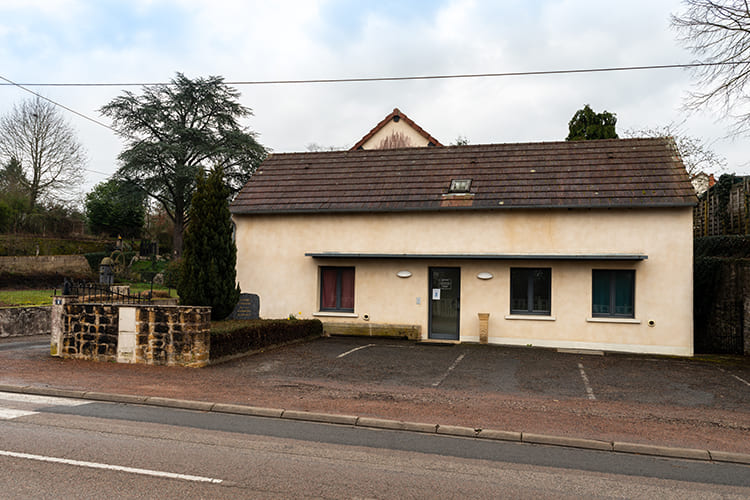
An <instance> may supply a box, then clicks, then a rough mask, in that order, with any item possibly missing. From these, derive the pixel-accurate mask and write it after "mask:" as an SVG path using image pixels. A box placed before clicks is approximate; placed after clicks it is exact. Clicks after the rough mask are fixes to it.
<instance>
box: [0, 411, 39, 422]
mask: <svg viewBox="0 0 750 500" xmlns="http://www.w3.org/2000/svg"><path fill="white" fill-rule="evenodd" d="M36 414H37V412H35V411H27V410H14V409H12V408H0V420H13V419H14V418H19V417H28V416H29V415H36Z"/></svg>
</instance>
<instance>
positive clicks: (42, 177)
mask: <svg viewBox="0 0 750 500" xmlns="http://www.w3.org/2000/svg"><path fill="white" fill-rule="evenodd" d="M0 158H2V160H3V163H5V162H7V161H10V160H11V159H12V158H15V159H16V160H17V161H18V162H20V164H21V168H22V171H23V174H24V177H25V179H26V180H25V184H26V185H25V186H24V187H25V188H26V191H27V193H28V196H29V206H30V207H31V208H34V207H35V206H37V205H39V204H40V202H42V201H43V202H45V203H47V204H59V203H64V202H68V201H71V200H72V199H74V198H76V197H77V196H78V195H79V194H80V193H79V189H80V186H81V183H82V180H83V169H84V166H85V163H86V153H85V151H84V149H83V146H81V144H80V143H79V142H78V140H77V139H76V134H75V131H74V130H73V127H71V126H70V125H69V124H68V123H67V122H66V121H65V119H64V118H63V117H62V115H61V114H60V113H59V111H58V110H57V108H56V107H55V106H54V105H53V104H51V103H50V102H48V101H45V100H44V99H41V98H39V97H35V98H32V99H30V100H27V101H23V102H22V103H21V104H20V105H16V106H14V107H13V109H12V110H11V111H10V113H8V114H7V115H5V116H3V117H0Z"/></svg>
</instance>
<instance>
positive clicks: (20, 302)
mask: <svg viewBox="0 0 750 500" xmlns="http://www.w3.org/2000/svg"><path fill="white" fill-rule="evenodd" d="M57 293H58V295H59V294H60V293H61V290H58V291H57ZM51 304H52V290H0V307H7V306H48V305H51Z"/></svg>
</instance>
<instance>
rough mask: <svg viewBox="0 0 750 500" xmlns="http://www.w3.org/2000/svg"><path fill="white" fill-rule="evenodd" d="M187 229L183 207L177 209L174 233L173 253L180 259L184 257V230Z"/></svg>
mask: <svg viewBox="0 0 750 500" xmlns="http://www.w3.org/2000/svg"><path fill="white" fill-rule="evenodd" d="M184 230H185V213H184V212H183V210H182V207H180V208H179V210H175V214H174V232H173V233H172V255H173V256H174V257H175V258H177V259H179V258H180V257H182V232H183V231H184Z"/></svg>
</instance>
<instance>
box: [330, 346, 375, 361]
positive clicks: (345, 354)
mask: <svg viewBox="0 0 750 500" xmlns="http://www.w3.org/2000/svg"><path fill="white" fill-rule="evenodd" d="M368 347H375V344H367V345H363V346H359V347H355V348H354V349H350V350H348V351H346V352H342V353H341V354H339V355H338V356H336V358H343V357H344V356H348V355H349V354H351V353H353V352H356V351H359V350H360V349H366V348H368Z"/></svg>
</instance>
